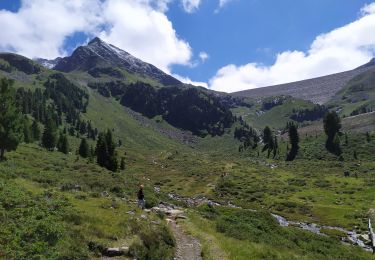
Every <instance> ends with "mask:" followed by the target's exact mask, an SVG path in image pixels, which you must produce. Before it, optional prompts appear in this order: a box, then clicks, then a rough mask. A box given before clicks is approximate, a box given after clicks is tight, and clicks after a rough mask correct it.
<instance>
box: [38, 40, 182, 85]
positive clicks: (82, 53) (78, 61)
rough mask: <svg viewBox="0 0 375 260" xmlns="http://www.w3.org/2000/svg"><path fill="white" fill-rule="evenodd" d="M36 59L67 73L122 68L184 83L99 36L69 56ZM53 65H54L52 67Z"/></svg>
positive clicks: (172, 83)
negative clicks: (53, 58)
mask: <svg viewBox="0 0 375 260" xmlns="http://www.w3.org/2000/svg"><path fill="white" fill-rule="evenodd" d="M36 61H37V62H38V63H39V64H41V65H44V66H46V65H47V67H48V66H49V68H52V69H54V70H57V71H61V72H66V73H68V72H72V71H85V72H90V71H92V70H95V69H96V70H98V69H104V70H105V69H108V68H120V69H124V70H126V71H128V72H130V73H135V74H138V75H140V76H143V77H149V78H151V79H153V80H156V81H157V82H159V83H161V84H163V85H166V86H169V85H180V84H182V83H181V81H179V80H177V79H176V78H174V77H172V76H170V75H168V74H167V73H165V72H163V71H162V70H160V69H159V68H157V67H156V66H154V65H152V64H150V63H147V62H144V61H142V60H140V59H138V58H136V57H134V56H133V55H131V54H130V53H128V52H126V51H124V50H122V49H120V48H118V47H116V46H114V45H112V44H109V43H106V42H105V41H103V40H101V39H100V38H98V37H95V38H93V39H92V40H91V41H90V42H89V43H88V44H87V45H85V46H79V47H77V48H76V49H75V50H74V51H73V53H72V54H71V55H70V56H68V57H64V58H57V59H55V60H45V59H36ZM51 65H54V66H52V67H51Z"/></svg>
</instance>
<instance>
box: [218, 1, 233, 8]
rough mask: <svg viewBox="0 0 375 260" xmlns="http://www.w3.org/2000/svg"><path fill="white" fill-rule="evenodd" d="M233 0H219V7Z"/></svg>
mask: <svg viewBox="0 0 375 260" xmlns="http://www.w3.org/2000/svg"><path fill="white" fill-rule="evenodd" d="M231 1H233V0H220V1H219V8H222V7H223V6H224V5H226V4H228V3H229V2H231Z"/></svg>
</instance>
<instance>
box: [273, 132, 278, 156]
mask: <svg viewBox="0 0 375 260" xmlns="http://www.w3.org/2000/svg"><path fill="white" fill-rule="evenodd" d="M278 148H279V144H278V142H277V137H276V136H275V138H274V141H273V158H275V157H276V155H277V151H278Z"/></svg>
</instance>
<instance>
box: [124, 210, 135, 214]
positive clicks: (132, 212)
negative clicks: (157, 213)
mask: <svg viewBox="0 0 375 260" xmlns="http://www.w3.org/2000/svg"><path fill="white" fill-rule="evenodd" d="M126 213H127V214H129V215H134V214H135V212H134V211H132V210H130V211H128V212H126Z"/></svg>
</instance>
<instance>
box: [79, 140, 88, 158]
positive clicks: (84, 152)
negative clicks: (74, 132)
mask: <svg viewBox="0 0 375 260" xmlns="http://www.w3.org/2000/svg"><path fill="white" fill-rule="evenodd" d="M78 152H79V155H81V156H82V157H83V158H87V157H89V155H90V149H89V145H88V143H87V141H86V138H82V139H81V144H80V145H79V150H78Z"/></svg>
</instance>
